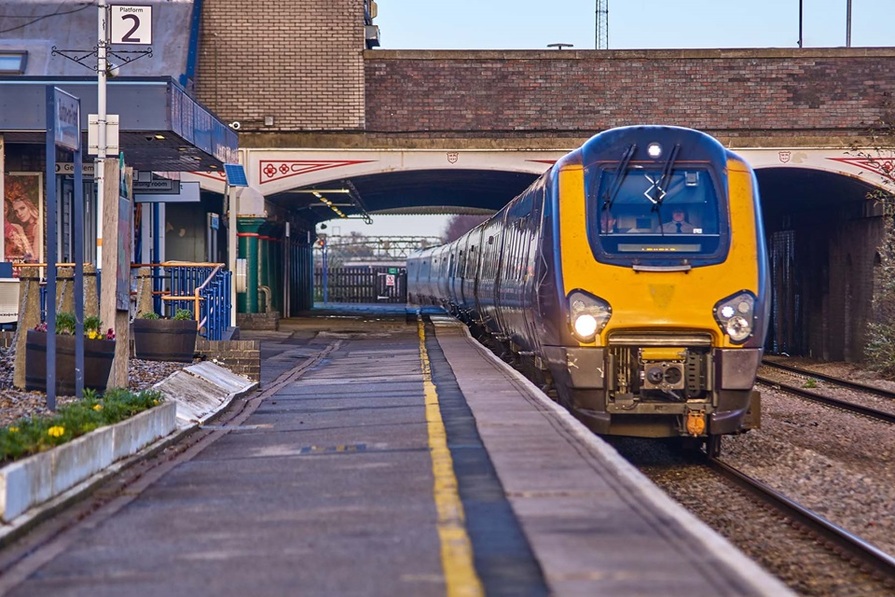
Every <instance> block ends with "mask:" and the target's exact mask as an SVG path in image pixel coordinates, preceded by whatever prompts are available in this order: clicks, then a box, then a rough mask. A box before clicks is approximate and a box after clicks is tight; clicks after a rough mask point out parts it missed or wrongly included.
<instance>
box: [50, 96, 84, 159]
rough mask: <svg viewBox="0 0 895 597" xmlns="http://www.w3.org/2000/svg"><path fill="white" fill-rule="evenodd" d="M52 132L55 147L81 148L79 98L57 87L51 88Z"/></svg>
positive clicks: (75, 149)
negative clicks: (52, 102)
mask: <svg viewBox="0 0 895 597" xmlns="http://www.w3.org/2000/svg"><path fill="white" fill-rule="evenodd" d="M53 100H54V108H53V115H54V120H53V124H54V127H53V129H54V130H53V133H54V141H55V143H56V146H57V147H62V148H63V149H68V150H70V151H78V150H79V149H81V100H80V99H78V98H76V97H74V96H73V95H70V94H68V93H66V92H64V91H62V90H61V89H59V88H58V87H54V88H53Z"/></svg>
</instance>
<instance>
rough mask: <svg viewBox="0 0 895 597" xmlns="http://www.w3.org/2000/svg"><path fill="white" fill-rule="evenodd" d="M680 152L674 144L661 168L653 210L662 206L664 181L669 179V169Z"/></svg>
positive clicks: (677, 145)
mask: <svg viewBox="0 0 895 597" xmlns="http://www.w3.org/2000/svg"><path fill="white" fill-rule="evenodd" d="M680 150H681V146H680V144H676V145H675V146H674V148H673V149H672V150H671V154H669V156H668V159H667V160H665V165H664V166H662V176H660V177H659V180H658V182H656V188H657V189H658V190H659V193H660V194H659V195H658V196H657V197H656V204H655V205H653V209H654V210H658V209H659V208H660V207H661V206H662V201H664V200H665V195H666V194H667V192H666V191H665V181H666V180H669V179H670V178H671V169H672V168H673V167H674V161H675V159H677V154H678V152H679V151H680ZM659 220H660V221H659V224H661V223H662V222H661V218H660V219H659Z"/></svg>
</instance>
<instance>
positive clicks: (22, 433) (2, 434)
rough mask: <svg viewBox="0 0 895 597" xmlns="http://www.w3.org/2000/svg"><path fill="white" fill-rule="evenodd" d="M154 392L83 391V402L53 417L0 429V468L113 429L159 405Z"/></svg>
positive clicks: (72, 404)
mask: <svg viewBox="0 0 895 597" xmlns="http://www.w3.org/2000/svg"><path fill="white" fill-rule="evenodd" d="M163 400H164V399H163V397H162V393H161V392H159V391H157V390H143V391H141V392H132V391H130V390H127V389H124V388H113V389H109V390H107V391H106V392H105V393H104V394H102V395H99V394H98V393H97V392H96V391H94V390H91V389H85V390H84V398H83V399H81V400H79V401H77V402H72V403H69V404H65V405H63V406H60V407H59V409H58V410H57V411H56V414H55V415H51V416H44V417H29V418H25V419H20V420H19V421H16V422H15V423H13V424H11V425H9V426H8V427H4V428H2V429H0V466H4V465H6V464H9V463H10V462H14V461H16V460H19V459H20V458H25V457H26V456H30V455H32V454H37V453H38V452H43V451H45V450H49V449H51V448H54V447H55V446H58V445H61V444H64V443H66V442H70V441H71V440H73V439H75V438H76V437H79V436H81V435H84V434H85V433H89V432H91V431H93V430H94V429H98V428H99V427H105V426H107V425H114V424H115V423H118V422H120V421H123V420H125V419H128V418H130V417H132V416H134V415H136V414H138V413H141V412H143V411H144V410H149V409H150V408H152V407H154V406H157V405H159V404H161V403H162V402H163Z"/></svg>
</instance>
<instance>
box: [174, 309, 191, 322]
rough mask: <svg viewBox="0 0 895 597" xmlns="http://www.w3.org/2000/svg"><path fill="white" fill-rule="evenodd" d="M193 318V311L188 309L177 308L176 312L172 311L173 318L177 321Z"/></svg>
mask: <svg viewBox="0 0 895 597" xmlns="http://www.w3.org/2000/svg"><path fill="white" fill-rule="evenodd" d="M192 318H193V312H192V311H190V310H189V309H178V310H177V312H175V313H174V319H176V320H177V321H189V320H190V319H192Z"/></svg>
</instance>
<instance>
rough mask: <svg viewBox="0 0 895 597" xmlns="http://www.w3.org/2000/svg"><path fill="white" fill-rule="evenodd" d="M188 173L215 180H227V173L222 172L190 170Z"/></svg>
mask: <svg viewBox="0 0 895 597" xmlns="http://www.w3.org/2000/svg"><path fill="white" fill-rule="evenodd" d="M190 174H195V175H196V176H204V177H205V178H210V179H212V180H215V181H217V182H227V175H226V173H224V172H190Z"/></svg>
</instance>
